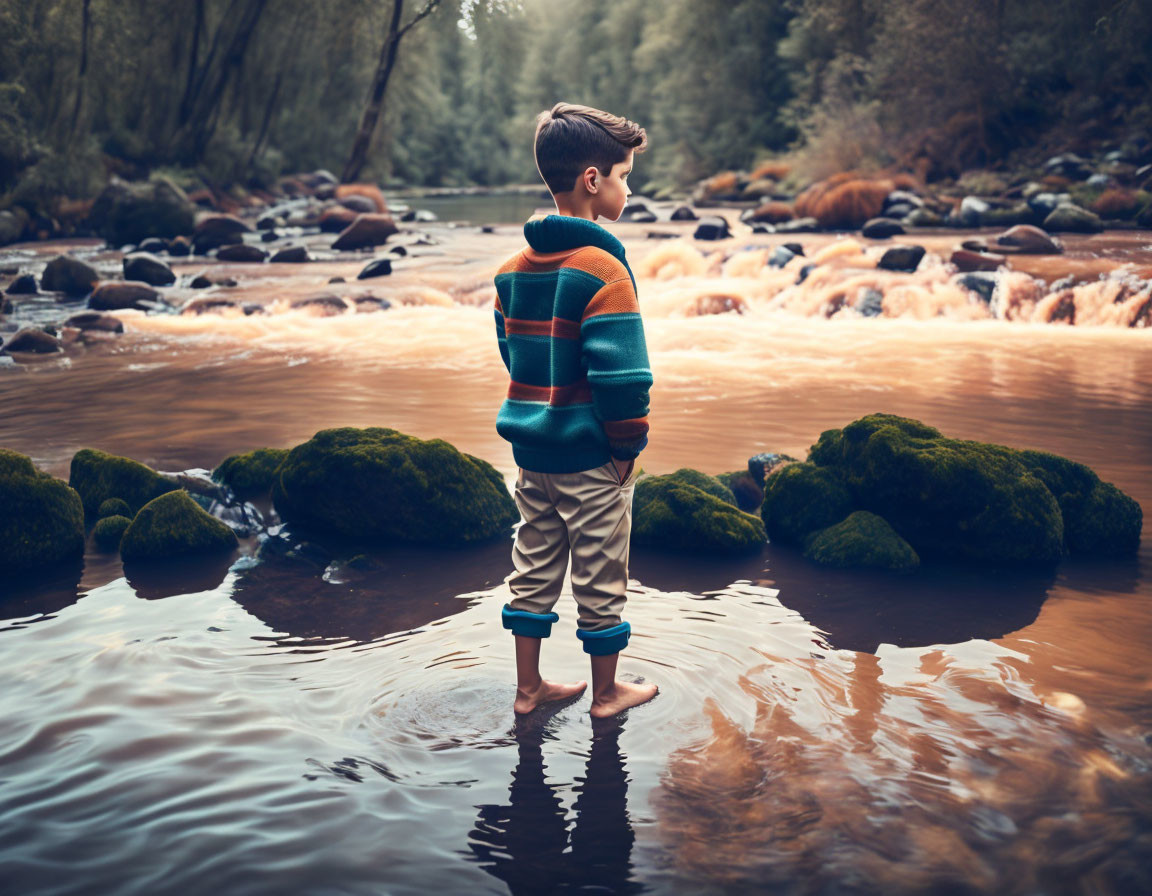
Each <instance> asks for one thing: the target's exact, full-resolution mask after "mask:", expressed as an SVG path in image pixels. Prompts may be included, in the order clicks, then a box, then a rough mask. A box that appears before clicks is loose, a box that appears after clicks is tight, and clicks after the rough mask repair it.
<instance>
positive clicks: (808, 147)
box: [0, 0, 1152, 211]
mask: <svg viewBox="0 0 1152 896" xmlns="http://www.w3.org/2000/svg"><path fill="white" fill-rule="evenodd" d="M426 4H427V0H415V2H413V0H409V2H407V3H405V4H404V8H403V10H402V13H403V14H402V16H401V20H402V21H403V22H408V21H411V20H412V19H414V18H415V17H416V16H417V14H418V13H419V12H420V10H421V8H423V7H424V6H425V5H426ZM393 12H394V6H393V3H392V2H383V0H324V2H320V0H275V2H268V0H182V2H170V3H163V4H157V3H155V2H145V0H0V208H2V207H7V206H11V205H14V204H20V205H23V206H25V208H27V209H29V210H30V211H32V210H35V209H46V208H48V207H49V206H50V205H51V204H52V203H54V202H57V201H59V200H60V198H61V197H71V198H74V199H82V198H90V197H92V196H94V195H96V194H97V193H98V192H99V191H100V190H101V188H102V187H103V186H104V184H105V183H106V182H107V179H108V177H109V175H110V174H113V173H115V174H118V175H120V176H122V177H125V178H128V179H140V178H145V177H147V176H148V175H149V174H150V173H153V172H162V173H166V174H168V175H170V176H172V177H173V179H174V180H176V182H177V183H180V184H181V185H182V186H186V187H196V186H200V185H208V186H210V187H212V188H213V189H221V188H223V187H225V186H226V185H229V184H241V185H244V186H247V187H249V188H260V187H264V186H267V185H270V184H272V183H274V182H275V180H276V178H277V177H279V176H281V175H283V174H286V173H289V172H295V171H306V170H313V169H317V168H326V169H329V170H331V171H334V172H336V173H337V174H340V172H341V171H342V170H343V169H344V166H345V164H346V162H347V160H348V157H349V153H350V151H351V149H352V146H353V142H354V140H355V138H356V134H357V130H358V127H359V125H360V123H361V120H362V116H363V114H364V109H365V105H366V102H367V99H368V95H369V93H370V91H371V86H372V83H373V76H374V73H375V72H376V70H377V67H378V64H379V61H380V59H381V55H382V47H383V45H384V41H385V38H386V36H387V34H388V32H389V24H390V22H391V21H392V18H393ZM1150 47H1152V0H1104V2H1101V0H963V2H957V0H949V2H933V0H884V2H880V0H783V2H768V0H732V2H720V0H665V2H655V0H581V2H579V3H576V4H566V3H562V2H558V0H441V2H439V3H437V4H436V5H435V8H434V9H433V10H432V12H431V13H430V14H429V15H428V16H427V17H426V18H425V19H423V20H421V21H418V22H417V23H416V24H415V25H414V26H413V27H412V28H411V29H410V30H409V31H407V32H406V33H405V34H404V36H403V38H402V40H401V41H400V43H399V44H398V51H397V53H396V60H395V68H394V70H393V72H392V75H391V79H390V81H389V83H388V87H387V92H386V94H385V96H384V100H383V106H382V113H381V117H380V124H379V127H378V128H376V129H375V131H374V137H373V141H372V143H371V146H370V149H369V151H368V154H367V158H366V164H365V165H364V167H363V170H362V173H361V178H362V179H364V180H374V181H377V182H379V183H382V184H385V185H387V186H390V187H397V186H404V185H407V186H467V185H488V186H496V185H503V184H511V183H532V182H535V181H536V180H537V176H536V172H535V169H534V166H533V164H532V153H531V136H532V128H533V121H534V118H535V115H536V114H537V113H538V112H539V111H540V110H541V109H544V108H547V107H549V106H551V105H552V104H553V103H554V102H556V101H558V100H566V101H571V102H583V103H588V104H590V105H595V106H599V107H602V108H605V109H608V110H610V111H613V112H616V113H618V114H622V115H625V116H627V117H628V118H631V119H633V120H635V121H637V122H639V123H640V124H642V125H644V126H645V127H646V128H647V129H648V133H649V139H650V150H649V152H647V153H646V154H645V156H644V157H643V158H642V159H641V160H639V162H640V163H639V164H638V165H637V168H636V175H635V176H634V186H635V188H636V189H637V192H648V193H655V192H664V193H668V192H670V191H674V190H678V189H686V188H687V187H688V186H689V185H691V184H692V183H693V182H695V181H697V180H699V179H701V178H704V177H707V176H709V175H711V174H714V173H715V172H717V171H721V170H725V169H748V168H751V167H752V166H754V165H755V164H756V163H757V162H759V161H762V160H764V159H767V158H773V157H779V156H785V155H787V156H789V157H790V158H791V159H792V160H793V161H794V162H795V163H796V164H795V165H794V167H795V168H796V170H797V172H798V175H797V176H803V177H806V178H808V179H814V178H818V177H823V176H826V175H828V174H831V173H833V172H835V171H842V170H849V169H879V168H885V167H887V168H897V167H902V168H904V169H906V170H909V171H912V172H914V173H915V174H916V175H917V176H919V177H921V178H923V179H924V180H926V181H931V180H933V179H940V178H949V177H956V176H958V175H959V174H960V172H961V171H964V170H967V169H969V168H973V167H982V166H983V167H988V166H991V167H995V166H1004V165H1010V164H1012V163H1013V160H1014V159H1017V158H1023V157H1025V156H1027V157H1029V158H1031V157H1034V156H1035V155H1036V154H1037V153H1041V152H1056V151H1060V150H1064V149H1072V150H1077V149H1079V148H1080V147H1081V146H1082V145H1084V144H1086V143H1091V144H1093V145H1098V144H1100V143H1102V142H1107V141H1114V142H1115V143H1117V144H1119V143H1121V142H1122V141H1123V140H1124V139H1126V138H1127V137H1128V136H1130V135H1131V134H1133V133H1144V134H1147V133H1148V132H1149V130H1150V125H1152V68H1150V65H1149V56H1148V50H1149V48H1150Z"/></svg>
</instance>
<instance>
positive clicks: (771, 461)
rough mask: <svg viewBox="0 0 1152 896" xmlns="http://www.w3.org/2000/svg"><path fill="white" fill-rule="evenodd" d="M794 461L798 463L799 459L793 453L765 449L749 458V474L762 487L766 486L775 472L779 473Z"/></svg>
mask: <svg viewBox="0 0 1152 896" xmlns="http://www.w3.org/2000/svg"><path fill="white" fill-rule="evenodd" d="M794 463H797V459H796V458H794V457H793V456H792V455H791V454H783V453H780V452H775V451H764V452H761V453H760V454H753V455H752V456H751V457H750V458H748V475H749V476H751V477H752V478H753V479H754V480H755V481H756V484H757V485H759V486H760V488H764V486H765V485H766V484H767V483H768V480H769V479H770V478H771V477H772V476H773V475H774V474H776V473H779V472H780V470H782V469H783V468H784V467H786V466H787V465H788V464H794Z"/></svg>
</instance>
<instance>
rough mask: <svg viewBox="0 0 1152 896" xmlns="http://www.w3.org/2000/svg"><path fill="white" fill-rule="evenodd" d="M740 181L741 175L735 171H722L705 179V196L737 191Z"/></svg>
mask: <svg viewBox="0 0 1152 896" xmlns="http://www.w3.org/2000/svg"><path fill="white" fill-rule="evenodd" d="M739 183H740V175H739V174H737V173H736V172H735V171H721V172H720V173H719V174H714V175H712V176H711V177H710V178H708V180H706V181H704V195H705V196H719V195H722V194H725V193H735V192H736V189H737V187H738V185H739Z"/></svg>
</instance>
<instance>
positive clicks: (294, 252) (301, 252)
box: [268, 246, 312, 264]
mask: <svg viewBox="0 0 1152 896" xmlns="http://www.w3.org/2000/svg"><path fill="white" fill-rule="evenodd" d="M268 260H269V261H270V262H272V263H274V264H304V263H305V262H309V261H311V260H312V256H311V255H309V254H308V247H307V246H285V247H284V248H283V249H280V250H279V251H278V252H276V253H275V254H274V255H273V256H272V257H271V258H270V259H268Z"/></svg>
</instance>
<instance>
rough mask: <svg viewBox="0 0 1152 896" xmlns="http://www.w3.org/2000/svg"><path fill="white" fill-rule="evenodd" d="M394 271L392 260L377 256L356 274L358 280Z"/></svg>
mask: <svg viewBox="0 0 1152 896" xmlns="http://www.w3.org/2000/svg"><path fill="white" fill-rule="evenodd" d="M391 273H392V260H391V259H389V258H377V259H374V260H372V261H370V262H368V264H367V265H365V267H364V268H363V270H361V271H360V273H359V274H357V275H356V279H357V280H368V279H370V278H372V277H383V276H386V275H387V274H391Z"/></svg>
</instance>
